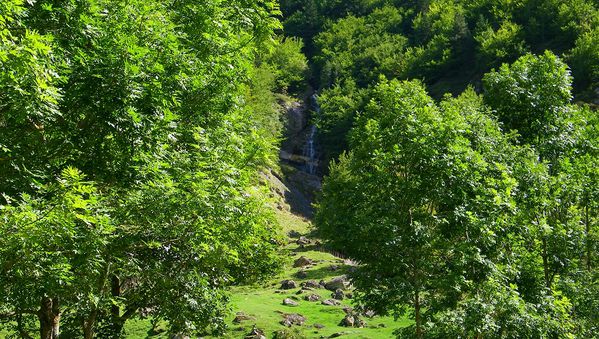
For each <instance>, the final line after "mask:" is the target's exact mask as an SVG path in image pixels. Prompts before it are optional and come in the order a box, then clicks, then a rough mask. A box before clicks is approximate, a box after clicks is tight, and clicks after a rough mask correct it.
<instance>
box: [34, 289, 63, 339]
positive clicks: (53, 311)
mask: <svg viewBox="0 0 599 339" xmlns="http://www.w3.org/2000/svg"><path fill="white" fill-rule="evenodd" d="M38 318H39V321H40V338H41V339H56V338H58V335H59V334H60V307H59V302H58V298H43V299H42V301H41V307H40V310H39V311H38Z"/></svg>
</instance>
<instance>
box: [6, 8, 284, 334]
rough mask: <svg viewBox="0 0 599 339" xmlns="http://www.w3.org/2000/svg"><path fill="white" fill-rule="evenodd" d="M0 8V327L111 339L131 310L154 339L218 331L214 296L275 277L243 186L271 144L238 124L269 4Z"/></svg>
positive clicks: (257, 208) (219, 302) (265, 33)
mask: <svg viewBox="0 0 599 339" xmlns="http://www.w3.org/2000/svg"><path fill="white" fill-rule="evenodd" d="M0 10H1V12H2V14H0V15H1V17H0V43H1V48H0V51H1V52H0V79H1V80H2V83H1V84H0V87H1V89H2V91H1V94H0V110H1V112H2V115H1V117H0V129H1V133H0V145H1V147H0V152H2V155H1V156H0V170H1V171H2V173H3V176H2V177H1V178H0V193H2V194H3V195H5V196H6V197H8V198H7V199H5V200H6V202H3V203H2V205H3V207H2V208H3V209H2V211H1V212H0V213H1V218H2V219H1V220H0V238H2V240H1V241H2V244H3V245H6V246H3V248H2V249H1V251H2V257H1V258H0V270H1V272H0V273H1V274H2V278H0V279H3V280H2V285H1V287H0V312H2V315H3V317H2V321H3V322H5V323H8V324H9V325H8V326H12V325H11V324H12V323H11V321H15V322H16V325H17V328H16V330H17V331H18V333H19V335H21V336H23V337H27V335H28V332H29V330H30V328H29V326H30V325H31V323H32V322H33V321H34V320H35V319H36V315H39V316H38V317H37V318H39V319H38V320H39V324H40V325H39V328H40V332H41V333H42V338H44V339H45V338H54V337H56V336H57V335H58V334H59V324H61V325H62V328H61V329H60V332H61V333H63V335H64V336H69V337H85V338H92V337H94V336H96V335H99V336H102V337H119V336H122V335H123V326H124V324H125V322H126V321H127V320H128V319H131V318H132V317H135V316H137V315H138V314H139V313H140V312H141V311H144V313H146V314H148V315H150V316H153V317H155V318H157V319H164V320H167V322H168V324H169V329H170V331H171V332H172V333H188V334H197V333H205V332H215V333H218V332H222V330H223V329H224V323H223V319H224V315H225V313H226V311H227V309H226V293H225V287H226V286H230V285H231V284H235V283H243V282H248V281H255V280H256V279H258V278H259V277H262V276H263V275H265V274H269V273H272V272H273V270H276V269H277V267H278V260H277V256H276V248H277V246H278V245H277V244H278V240H277V236H276V224H275V222H274V220H273V218H272V216H271V215H270V213H269V212H268V211H267V210H266V208H265V203H264V199H263V198H262V195H261V194H260V189H259V188H257V187H258V186H260V185H259V184H258V183H257V182H256V179H255V178H256V173H257V171H259V170H260V168H262V167H263V166H266V165H268V164H271V163H272V159H273V158H274V157H275V156H276V152H275V145H276V138H277V133H278V131H276V130H274V131H273V130H270V129H269V127H270V126H267V125H266V124H264V123H262V122H260V121H258V119H256V120H253V118H254V116H257V115H258V112H256V110H257V109H259V107H258V106H259V105H257V104H255V103H253V102H251V101H252V100H251V96H252V95H254V93H253V92H252V91H253V90H252V85H253V84H251V81H250V79H248V78H249V77H250V76H253V75H254V73H253V72H252V71H253V68H254V65H255V62H254V61H255V56H256V54H257V51H258V50H259V49H260V50H262V49H266V47H267V46H269V44H270V43H272V38H273V36H274V34H273V32H274V29H276V28H278V27H279V24H278V21H277V19H276V18H275V15H276V14H277V13H278V9H277V6H276V5H275V3H274V2H271V1H250V2H248V1H229V2H227V3H226V4H224V3H221V2H220V1H216V2H212V3H209V4H204V3H202V4H199V3H197V2H195V1H169V0H166V1H158V2H152V3H148V2H145V1H137V0H134V1H129V2H127V3H123V2H120V1H113V0H100V1H66V2H64V1H59V2H57V1H53V0H45V1H37V2H28V3H26V4H25V3H24V2H23V1H18V0H15V1H8V2H6V1H4V2H2V4H0ZM208 19H209V20H208ZM34 32H37V33H34ZM252 80H253V79H252ZM268 97H269V98H273V99H272V100H273V101H272V102H270V104H271V106H273V107H274V105H275V103H274V96H272V95H269V96H268ZM260 114H262V115H267V114H271V116H269V117H264V116H263V117H262V121H267V120H269V119H270V120H272V119H277V120H278V118H279V117H278V116H277V114H278V111H276V110H275V111H273V110H270V111H268V112H260ZM61 173H62V174H61ZM58 177H59V178H60V179H59V180H58V184H57V183H56V182H57V178H58ZM83 178H85V180H84V179H83ZM62 182H68V183H69V184H68V185H67V184H64V187H62V186H60V185H62V184H61V183H62ZM54 187H59V188H60V189H59V188H54ZM79 190H85V191H79ZM38 219H39V220H38ZM85 232H88V233H89V234H88V233H85ZM4 241H5V242H4ZM29 291H30V292H29ZM4 316H6V317H4Z"/></svg>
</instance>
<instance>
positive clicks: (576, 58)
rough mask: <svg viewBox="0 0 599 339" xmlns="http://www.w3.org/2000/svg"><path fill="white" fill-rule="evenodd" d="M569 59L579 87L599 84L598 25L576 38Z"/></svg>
mask: <svg viewBox="0 0 599 339" xmlns="http://www.w3.org/2000/svg"><path fill="white" fill-rule="evenodd" d="M569 60H570V64H571V65H572V70H573V76H574V79H575V83H576V84H577V85H578V86H579V87H580V88H586V87H587V86H589V85H591V86H596V85H597V84H599V25H596V26H595V28H594V29H593V30H591V31H589V32H586V33H584V34H582V35H581V36H580V37H579V38H578V39H577V40H576V46H575V47H574V48H573V49H572V51H571V54H570V56H569ZM591 88H592V87H591Z"/></svg>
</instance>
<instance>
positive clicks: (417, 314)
mask: <svg viewBox="0 0 599 339" xmlns="http://www.w3.org/2000/svg"><path fill="white" fill-rule="evenodd" d="M414 313H415V318H416V338H418V339H422V338H423V337H422V317H421V315H420V292H419V291H416V293H415V294H414Z"/></svg>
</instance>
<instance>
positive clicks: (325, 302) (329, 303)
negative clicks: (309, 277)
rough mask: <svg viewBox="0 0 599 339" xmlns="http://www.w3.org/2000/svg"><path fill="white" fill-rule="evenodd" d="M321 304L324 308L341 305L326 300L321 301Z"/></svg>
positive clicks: (335, 301) (333, 300)
mask: <svg viewBox="0 0 599 339" xmlns="http://www.w3.org/2000/svg"><path fill="white" fill-rule="evenodd" d="M321 304H323V305H326V306H339V305H341V303H340V302H339V301H337V300H335V299H327V300H323V301H322V302H321Z"/></svg>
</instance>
